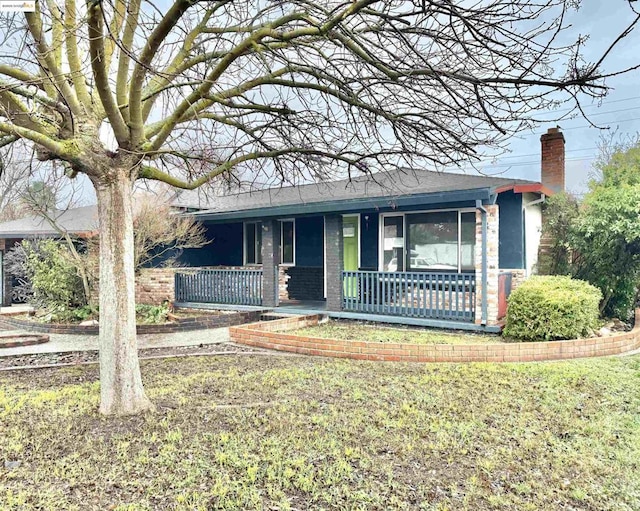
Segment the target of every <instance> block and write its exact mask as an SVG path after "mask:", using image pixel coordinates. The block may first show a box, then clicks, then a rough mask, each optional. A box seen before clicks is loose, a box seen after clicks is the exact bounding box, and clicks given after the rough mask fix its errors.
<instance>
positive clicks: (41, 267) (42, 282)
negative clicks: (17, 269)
mask: <svg viewBox="0 0 640 511" xmlns="http://www.w3.org/2000/svg"><path fill="white" fill-rule="evenodd" d="M22 249H23V251H24V254H25V258H24V265H25V273H26V275H27V277H28V280H29V281H30V283H31V287H32V290H33V294H32V296H31V299H30V301H31V303H32V304H33V305H35V306H36V307H39V308H45V309H47V310H48V311H49V312H50V313H52V314H55V315H61V316H65V317H66V313H67V312H69V311H71V310H73V309H76V308H78V307H82V306H84V305H86V297H85V296H84V291H83V287H82V280H81V279H80V277H79V276H78V272H77V269H76V265H75V263H74V261H73V259H72V258H71V256H70V254H69V250H68V248H67V247H66V246H65V245H64V244H62V243H59V242H57V241H54V240H38V241H37V242H28V241H23V242H22Z"/></svg>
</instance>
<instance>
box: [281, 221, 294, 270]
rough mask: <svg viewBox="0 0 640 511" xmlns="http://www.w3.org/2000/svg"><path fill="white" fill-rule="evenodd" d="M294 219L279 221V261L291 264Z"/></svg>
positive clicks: (292, 263) (292, 262)
mask: <svg viewBox="0 0 640 511" xmlns="http://www.w3.org/2000/svg"><path fill="white" fill-rule="evenodd" d="M295 238H296V236H295V221H294V220H282V221H281V222H280V263H281V264H287V265H291V266H293V265H294V264H295V248H294V245H295Z"/></svg>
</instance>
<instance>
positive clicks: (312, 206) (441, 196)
mask: <svg viewBox="0 0 640 511" xmlns="http://www.w3.org/2000/svg"><path fill="white" fill-rule="evenodd" d="M494 195H495V191H494V190H492V189H491V188H475V189H471V190H452V191H446V192H436V193H426V194H412V195H400V196H395V197H365V198H358V199H340V200H331V201H323V202H310V203H304V204H285V205H278V206H267V207H260V208H252V209H242V210H237V211H218V212H216V211H202V212H194V213H191V214H192V215H194V216H195V217H196V218H197V219H198V220H201V221H211V222H222V221H230V220H247V219H252V218H265V217H280V218H282V217H291V216H304V215H317V214H327V213H336V214H344V213H354V212H358V211H363V210H371V209H373V210H395V209H399V208H406V207H412V206H417V207H420V206H431V205H437V204H446V203H457V202H466V201H476V200H480V201H483V202H484V203H487V204H488V203H489V202H490V201H491V200H492V196H494Z"/></svg>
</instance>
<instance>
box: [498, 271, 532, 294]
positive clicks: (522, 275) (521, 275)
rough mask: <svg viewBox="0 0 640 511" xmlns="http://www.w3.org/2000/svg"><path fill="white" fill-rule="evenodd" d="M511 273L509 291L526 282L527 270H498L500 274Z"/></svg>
mask: <svg viewBox="0 0 640 511" xmlns="http://www.w3.org/2000/svg"><path fill="white" fill-rule="evenodd" d="M502 272H508V273H511V291H513V290H514V289H516V288H517V287H518V286H519V285H520V284H522V283H523V282H524V281H525V280H527V270H524V269H522V268H500V273H502Z"/></svg>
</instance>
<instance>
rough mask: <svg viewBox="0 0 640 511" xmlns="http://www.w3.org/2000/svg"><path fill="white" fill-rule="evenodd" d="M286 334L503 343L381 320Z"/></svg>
mask: <svg viewBox="0 0 640 511" xmlns="http://www.w3.org/2000/svg"><path fill="white" fill-rule="evenodd" d="M287 333H291V334H296V335H302V336H306V337H322V338H325V339H340V340H346V341H369V342H384V343H409V344H495V343H501V342H503V340H502V337H500V336H498V335H480V334H472V333H466V332H455V333H449V332H442V331H438V330H434V329H432V328H416V327H400V326H398V327H383V326H380V324H379V323H363V322H358V321H344V320H338V321H335V320H333V321H332V320H330V321H329V322H327V323H321V324H319V325H314V326H310V327H306V328H300V329H298V330H293V331H289V332H287Z"/></svg>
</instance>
